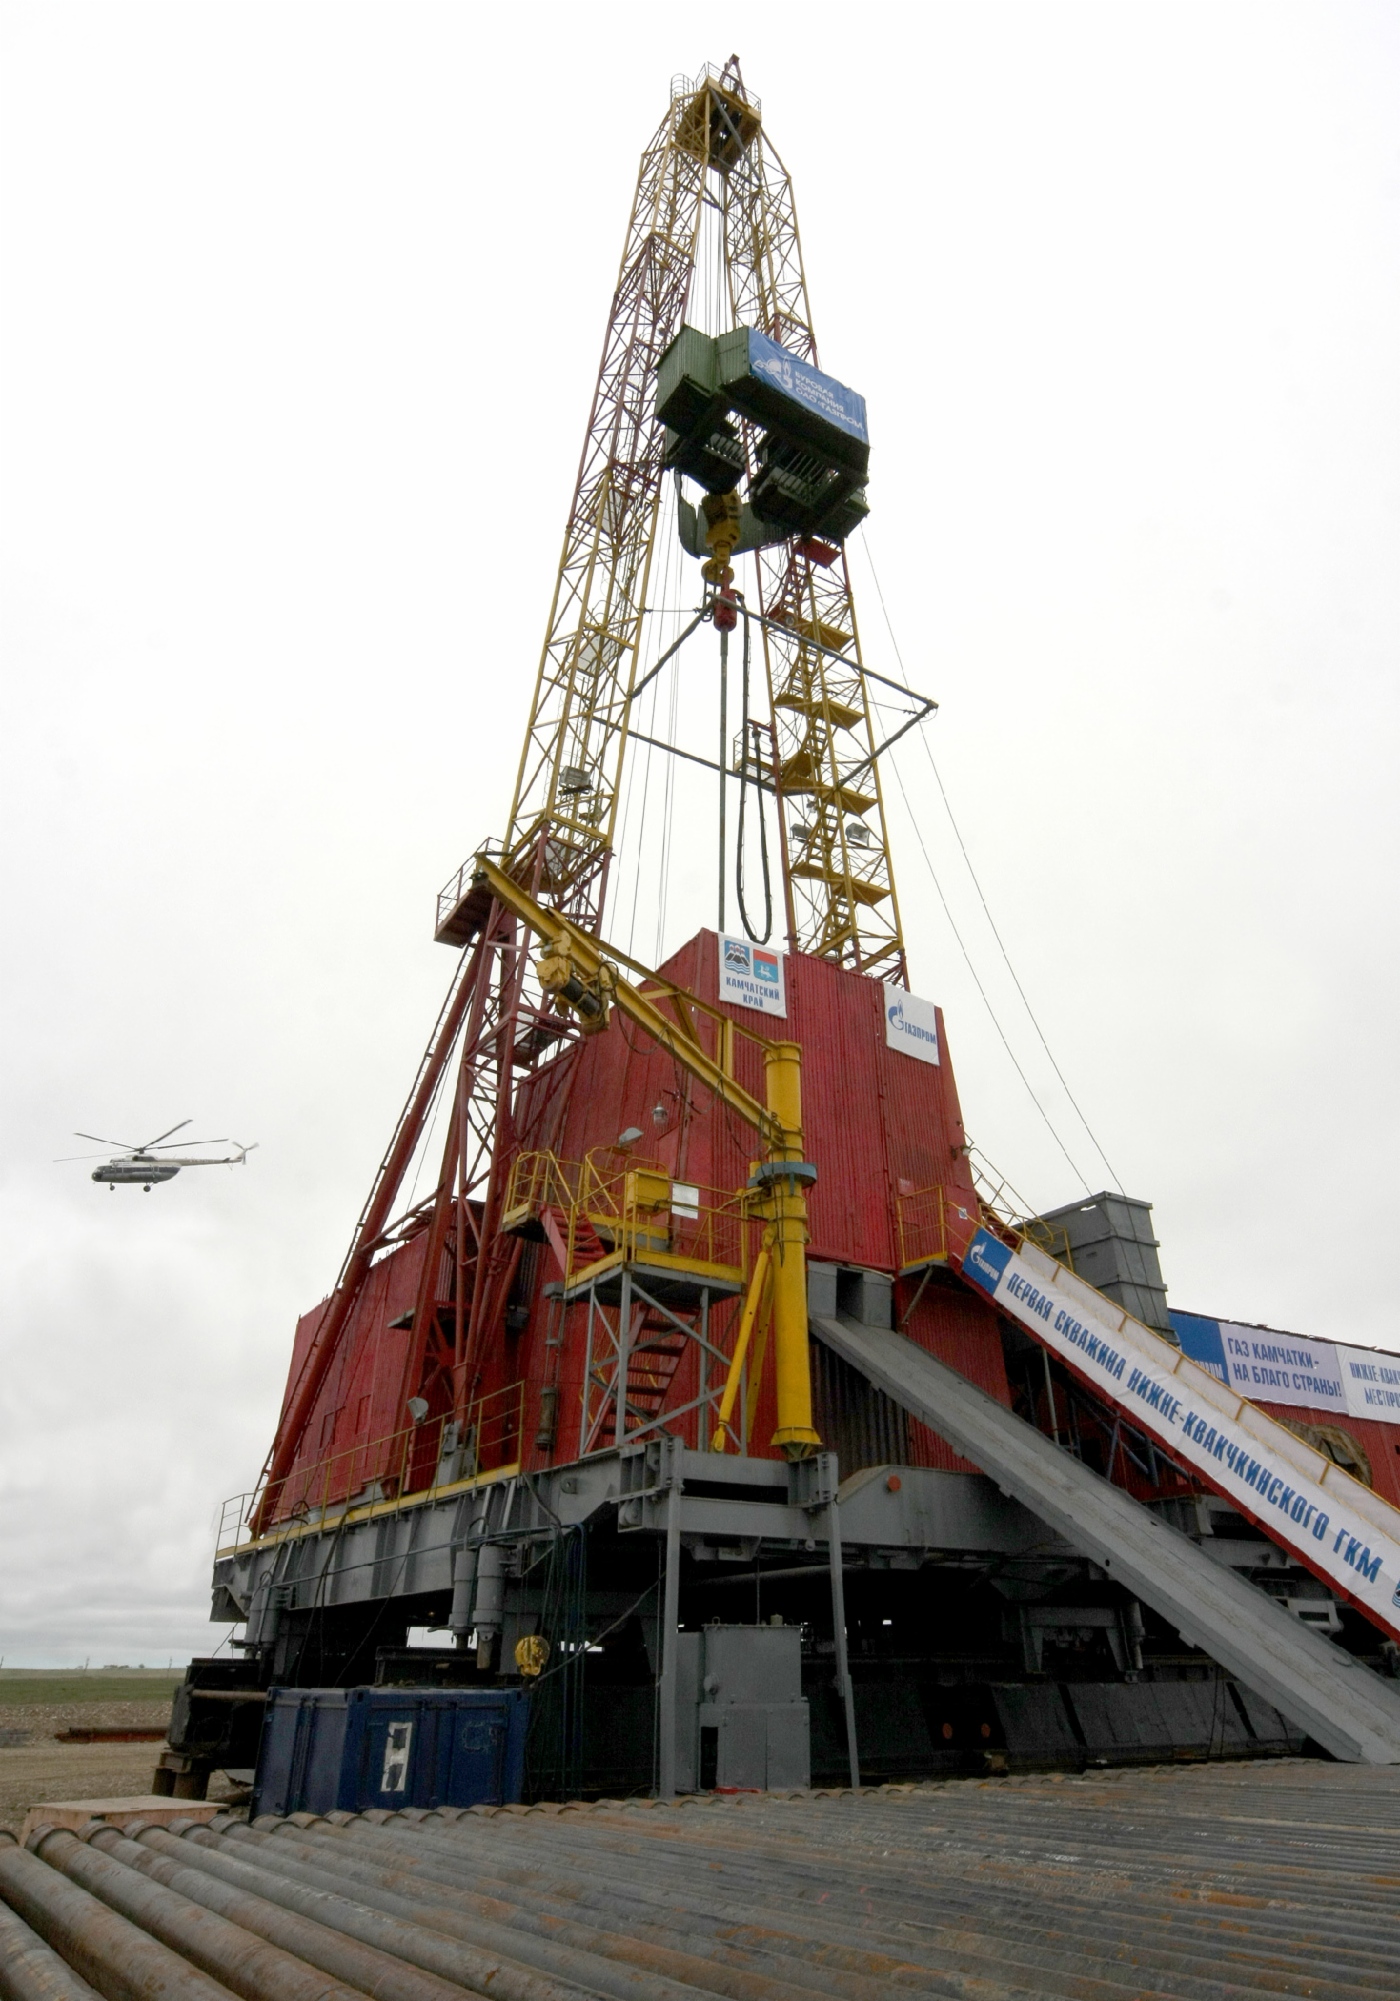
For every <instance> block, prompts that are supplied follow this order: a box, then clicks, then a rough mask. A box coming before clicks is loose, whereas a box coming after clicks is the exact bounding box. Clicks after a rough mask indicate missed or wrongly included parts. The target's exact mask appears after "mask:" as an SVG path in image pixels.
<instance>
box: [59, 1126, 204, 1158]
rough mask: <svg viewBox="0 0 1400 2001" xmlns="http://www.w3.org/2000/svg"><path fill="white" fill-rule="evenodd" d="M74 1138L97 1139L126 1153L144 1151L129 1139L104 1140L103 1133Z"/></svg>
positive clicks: (79, 1135) (101, 1144)
mask: <svg viewBox="0 0 1400 2001" xmlns="http://www.w3.org/2000/svg"><path fill="white" fill-rule="evenodd" d="M187 1123H188V1121H187ZM172 1131H173V1127H172ZM73 1137H74V1139H95V1140H96V1141H97V1144H98V1145H99V1146H119V1147H121V1149H122V1150H123V1152H125V1153H140V1152H141V1151H142V1148H141V1147H139V1146H133V1145H132V1144H131V1141H130V1140H129V1139H104V1138H103V1137H102V1135H101V1133H74V1135H73Z"/></svg>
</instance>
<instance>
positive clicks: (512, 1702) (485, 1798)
mask: <svg viewBox="0 0 1400 2001" xmlns="http://www.w3.org/2000/svg"><path fill="white" fill-rule="evenodd" d="M529 1715H530V1697H529V1693H528V1691H526V1690H525V1689H511V1688H481V1689H477V1688H274V1689H272V1690H271V1691H270V1692H269V1695H268V1699H267V1711H266V1716H265V1720H264V1723H263V1734H262V1744H261V1747H260V1749H259V1752H258V1770H257V1777H256V1779H255V1780H254V1782H253V1809H252V1810H253V1813H254V1815H257V1814H260V1813H276V1814H283V1813H330V1812H331V1811H333V1810H334V1809H337V1808H338V1809H340V1810H341V1811H343V1812H346V1813H362V1812H363V1811H364V1810H365V1808H366V1807H372V1806H377V1807H388V1808H390V1809H393V1808H395V1807H405V1806H418V1807H434V1806H502V1805H505V1804H507V1803H509V1802H512V1801H516V1800H518V1799H519V1798H520V1794H521V1789H522V1787H523V1786H524V1783H525V1731H526V1726H527V1724H528V1722H529Z"/></svg>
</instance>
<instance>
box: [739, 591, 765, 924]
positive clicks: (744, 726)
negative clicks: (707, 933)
mask: <svg viewBox="0 0 1400 2001" xmlns="http://www.w3.org/2000/svg"><path fill="white" fill-rule="evenodd" d="M751 631H752V627H751V625H750V623H749V615H748V613H747V611H746V612H745V613H744V674H743V697H742V708H743V720H742V722H741V725H740V731H739V830H738V836H737V839H736V841H735V853H734V886H735V889H736V890H737V892H738V898H739V919H740V922H741V923H742V924H743V927H744V935H745V937H747V938H750V939H752V941H753V943H754V944H755V945H766V944H767V943H768V940H769V939H770V938H771V937H772V935H773V879H772V874H771V871H770V869H769V865H768V820H767V817H766V815H765V814H764V811H763V786H762V783H761V781H760V780H759V778H758V776H757V774H754V775H753V777H752V779H751V778H750V773H749V665H750V650H751V642H750V633H751ZM750 783H752V784H753V785H754V786H755V788H756V789H757V792H758V850H759V855H760V857H761V859H762V867H763V936H762V937H761V938H760V937H759V935H758V933H757V931H755V930H754V928H753V924H752V922H751V920H750V918H749V913H748V908H747V906H746V904H745V902H744V802H745V800H746V799H747V798H748V796H749V785H750Z"/></svg>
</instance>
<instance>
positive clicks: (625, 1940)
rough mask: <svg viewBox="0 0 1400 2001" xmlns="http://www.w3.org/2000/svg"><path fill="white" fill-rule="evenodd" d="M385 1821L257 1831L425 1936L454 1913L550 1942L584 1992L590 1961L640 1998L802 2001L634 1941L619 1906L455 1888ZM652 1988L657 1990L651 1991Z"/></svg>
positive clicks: (737, 1972)
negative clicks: (594, 1907) (597, 1908)
mask: <svg viewBox="0 0 1400 2001" xmlns="http://www.w3.org/2000/svg"><path fill="white" fill-rule="evenodd" d="M392 1819H393V1821H394V1823H395V1826H394V1827H393V1828H392V1829H391V1828H390V1827H388V1826H385V1825H381V1826H370V1825H368V1824H366V1823H359V1822H356V1823H355V1826H356V1829H357V1830H358V1831H361V1832H362V1833H363V1834H364V1835H365V1836H367V1837H371V1836H379V1837H381V1838H380V1839H378V1840H372V1841H371V1840H366V1841H364V1842H363V1843H362V1842H358V1841H355V1840H353V1839H352V1840H346V1839H345V1838H344V1836H345V1834H346V1833H348V1832H350V1829H349V1827H346V1828H335V1829H332V1828H331V1827H330V1826H329V1825H328V1823H326V1822H324V1821H318V1822H316V1823H315V1824H314V1825H312V1826H309V1827H299V1828H295V1829H294V1828H291V1827H289V1826H288V1825H287V1824H286V1823H285V1822H284V1823H283V1824H282V1825H281V1826H280V1827H279V1828H278V1829H277V1831H276V1832H275V1833H273V1834H265V1835H264V1836H263V1840H264V1842H265V1844H267V1845H268V1846H269V1847H270V1848H271V1849H272V1850H273V1851H274V1852H275V1851H276V1850H277V1849H279V1848H282V1847H284V1846H285V1847H286V1848H287V1849H289V1850H290V1851H291V1852H292V1853H293V1854H295V1855H297V1856H300V1857H303V1858H305V1859H306V1860H307V1861H308V1863H309V1864H310V1865H311V1866H312V1867H313V1868H315V1867H319V1868H321V1869H323V1870H324V1871H327V1872H329V1877H330V1880H332V1881H334V1880H336V1878H337V1877H338V1876H341V1875H346V1876H348V1877H349V1878H350V1879H351V1880H352V1881H353V1882H354V1883H355V1884H356V1886H357V1887H356V1895H357V1896H360V1895H368V1894H369V1888H370V1887H373V1888H374V1889H376V1890H378V1891H379V1892H381V1894H382V1898H383V1907H384V1908H385V1909H394V1908H396V1907H397V1906H398V1905H400V1904H403V1905H404V1906H405V1908H406V1909H409V1910H412V1911H413V1913H414V1915H415V1916H416V1918H417V1921H418V1922H419V1923H422V1924H431V1925H432V1926H433V1928H434V1929H451V1928H452V1927H454V1926H459V1925H461V1924H462V1923H463V1921H464V1920H463V1916H462V1914H463V1913H464V1912H471V1913H474V1914H479V1915H481V1916H483V1917H487V1918H489V1919H492V1920H494V1921H495V1922H498V1923H503V1924H507V1925H510V1926H512V1927H513V1928H516V1929H518V1930H521V1931H524V1932H526V1933H527V1934H530V1935H533V1936H537V1937H541V1938H545V1939H549V1940H551V1941H552V1942H553V1943H554V1944H555V1945H561V1946H567V1947H569V1948H571V1949H572V1950H573V1951H574V1953H575V1955H576V1959H575V1964H576V1965H577V1966H578V1968H579V1971H580V1974H581V1975H582V1973H583V1969H584V1967H585V1965H587V1966H588V1967H589V1971H588V1973H587V1976H586V1977H587V1980H588V1983H589V1985H590V1986H595V1985H596V1984H597V1980H598V1978H599V1977H600V1976H598V1975H597V1974H596V1973H595V1972H594V1971H593V1970H592V1966H591V1959H592V1957H593V1956H595V1955H596V1956H598V1957H601V1958H603V1959H605V1960H609V1961H621V1962H623V1963H624V1964H630V1965H632V1966H635V1967H637V1968H638V1969H640V1970H641V1971H643V1972H644V1973H646V1974H648V1975H650V1976H651V1977H652V1979H651V1986H650V1987H649V1988H648V1989H647V1990H646V1991H647V1992H649V1993H652V1994H667V1993H670V1992H671V1991H672V1986H671V1983H672V1982H679V1983H680V1986H681V1989H682V1991H683V1992H684V1993H685V1994H687V1995H689V1994H693V1993H694V1992H695V1991H696V1990H697V1989H698V1990H699V1991H700V1993H702V1994H706V1993H711V1992H718V1993H722V1994H727V1995H730V1996H732V1997H734V2001H804V1997H806V2001H810V1993H811V1983H810V1982H806V1981H804V1982H803V1983H802V1985H801V1986H800V1987H797V1986H793V1985H792V1984H791V1983H789V1982H787V1981H783V1980H779V1979H775V1978H774V1977H773V1976H772V1975H771V1974H768V1973H763V1972H759V1971H756V1970H755V1971H749V1970H747V1969H743V1968H739V1967H737V1966H734V1965H733V1963H732V1962H731V1963H730V1965H729V1967H728V1968H727V1969H721V1968H719V1967H716V1966H711V1965H710V1964H709V1963H708V1955H706V1954H703V1953H699V1952H696V1951H695V1950H693V1949H686V1950H682V1949H681V1948H680V1947H679V1946H678V1945H676V1944H673V1943H671V1942H670V1941H669V1940H665V1941H660V1942H657V1941H655V1940H652V1939H645V1938H638V1937H637V1936H636V1935H635V1933H634V1932H632V1931H629V1930H627V1929H625V1928H624V1925H625V1923H626V1916H625V1915H624V1911H623V1901H622V1900H621V1899H619V1900H618V1901H617V1904H616V1906H615V1907H614V1908H613V1909H610V1910H608V1911H607V1912H606V1913H599V1914H594V1913H587V1914H586V1913H584V1912H581V1911H580V1910H579V1908H578V1907H577V1906H576V1905H575V1904H574V1903H573V1902H572V1901H568V1902H566V1901H564V1900H562V1899H559V1898H554V1899H550V1898H547V1897H541V1896H534V1895H530V1894H528V1893H527V1894H525V1895H523V1896H522V1895H521V1894H520V1892H519V1891H518V1890H511V1891H510V1892H509V1894H508V1895H503V1894H501V1893H500V1892H496V1893H495V1894H487V1893H485V1892H484V1891H483V1890H482V1888H481V1886H480V1883H479V1882H478V1880H477V1879H476V1877H475V1876H473V1878H472V1880H471V1882H470V1884H467V1883H466V1882H464V1880H463V1875H462V1871H461V1867H460V1864H459V1865H458V1866H456V1867H455V1868H454V1867H453V1865H452V1863H451V1862H450V1861H448V1862H443V1861H441V1860H435V1858H434V1856H433V1854H432V1852H431V1850H430V1849H427V1848H426V1846H425V1845H423V1844H418V1845H417V1852H414V1848H415V1845H414V1844H413V1843H411V1842H404V1841H401V1840H395V1839H394V1835H395V1834H396V1833H399V1832H401V1831H402V1830H401V1829H399V1827H398V1824H397V1823H398V1816H397V1815H395V1816H392ZM254 1832H255V1835H256V1830H255V1831H254ZM356 1850H359V1851H360V1852H358V1853H357V1852H355V1851H356ZM360 1886H366V1887H365V1888H364V1889H362V1888H361V1887H360ZM618 1920H622V1921H621V1922H619V1921H618ZM632 1922H633V1923H635V1919H633V1920H632ZM668 1929H669V1927H668ZM687 1943H689V1942H687ZM585 1956H586V1957H585ZM658 1981H660V1982H663V1983H664V1985H660V1986H658V1984H657V1983H658ZM608 1991H610V1990H608ZM631 1991H635V1989H632V1990H631Z"/></svg>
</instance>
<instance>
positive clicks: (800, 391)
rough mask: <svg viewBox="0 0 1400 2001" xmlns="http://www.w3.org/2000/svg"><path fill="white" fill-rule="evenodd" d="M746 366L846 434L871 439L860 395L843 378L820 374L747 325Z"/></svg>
mask: <svg viewBox="0 0 1400 2001" xmlns="http://www.w3.org/2000/svg"><path fill="white" fill-rule="evenodd" d="M749 367H750V368H751V369H752V371H753V373H754V374H755V375H758V376H761V377H762V378H763V380H764V381H765V382H771V383H772V384H773V386H774V388H775V389H781V390H782V392H783V394H784V395H785V396H790V397H791V398H792V399H793V401H794V402H795V403H800V404H802V406H803V408H804V409H807V410H811V411H814V412H815V414H816V415H817V416H818V417H824V418H825V419H826V421H827V423H828V424H834V425H835V426H836V428H837V430H838V431H844V432H845V433H846V435H847V437H851V438H859V439H860V441H861V443H862V444H863V445H868V444H869V443H870V433H869V431H867V430H866V428H865V398H864V397H863V396H860V395H858V394H857V393H856V391H855V390H854V389H848V388H847V387H846V385H845V383H844V382H838V381H837V380H836V378H835V376H834V375H823V374H822V372H821V370H820V369H819V368H813V367H812V365H811V363H810V362H808V361H799V360H798V359H797V356H796V355H795V354H789V353H788V351H787V349H786V348H785V347H779V346H778V343H777V342H776V341H774V340H769V338H768V336H767V334H761V333H759V332H758V331H757V330H756V329H755V328H753V327H750V328H749Z"/></svg>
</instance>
